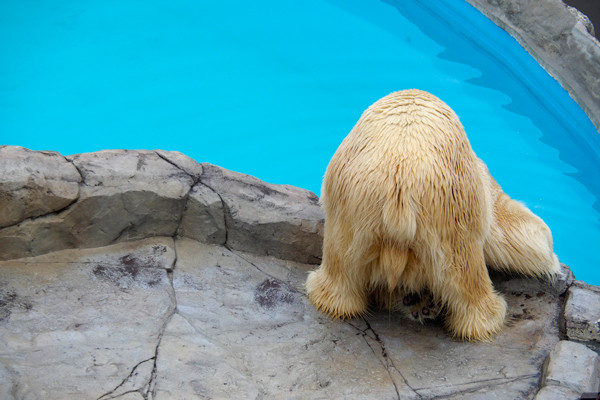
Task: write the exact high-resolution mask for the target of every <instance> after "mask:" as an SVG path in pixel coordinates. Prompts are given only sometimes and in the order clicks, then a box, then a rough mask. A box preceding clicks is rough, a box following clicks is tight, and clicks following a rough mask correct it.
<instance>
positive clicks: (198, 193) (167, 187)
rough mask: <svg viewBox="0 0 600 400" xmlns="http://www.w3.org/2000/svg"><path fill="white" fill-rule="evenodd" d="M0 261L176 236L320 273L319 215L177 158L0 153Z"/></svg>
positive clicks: (299, 198)
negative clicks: (289, 262)
mask: <svg viewBox="0 0 600 400" xmlns="http://www.w3.org/2000/svg"><path fill="white" fill-rule="evenodd" d="M0 206H1V208H0V210H2V211H1V212H2V213H1V214H0V259H1V260H8V259H14V258H21V257H29V256H36V255H41V254H45V253H48V252H52V251H57V250H63V249H69V248H89V247H100V246H106V245H110V244H113V243H117V242H121V241H127V240H138V239H143V238H147V237H153V236H183V237H189V238H191V239H194V240H198V241H202V242H206V243H212V244H222V245H225V246H227V247H231V248H232V249H236V250H243V251H250V252H255V253H258V254H264V255H275V256H277V257H279V258H283V259H291V260H296V261H299V262H305V263H313V264H317V263H319V261H320V259H321V248H320V247H321V245H320V241H321V237H322V231H323V217H324V215H323V212H322V210H321V208H320V207H319V204H318V198H317V196H315V195H314V194H313V193H311V192H309V191H307V190H304V189H300V188H295V187H292V186H287V185H272V184H268V183H264V182H261V181H259V180H258V179H256V178H254V177H251V176H249V175H244V174H240V173H237V172H233V171H228V170H226V169H224V168H220V167H217V166H214V165H210V164H198V163H196V162H195V161H194V160H192V159H191V158H189V157H187V156H185V155H183V154H181V153H177V152H166V151H162V150H159V151H128V150H110V151H108V150H107V151H99V152H96V153H87V154H78V155H74V156H70V157H66V158H65V157H62V156H61V155H60V154H58V153H49V152H32V151H30V150H27V149H24V148H22V147H16V146H0Z"/></svg>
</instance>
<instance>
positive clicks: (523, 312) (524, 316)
mask: <svg viewBox="0 0 600 400" xmlns="http://www.w3.org/2000/svg"><path fill="white" fill-rule="evenodd" d="M512 317H513V318H514V319H519V320H534V319H536V317H535V315H534V314H531V313H530V312H529V310H528V309H526V308H523V309H522V310H521V314H512Z"/></svg>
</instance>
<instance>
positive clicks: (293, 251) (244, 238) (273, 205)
mask: <svg viewBox="0 0 600 400" xmlns="http://www.w3.org/2000/svg"><path fill="white" fill-rule="evenodd" d="M201 182H202V183H203V184H205V185H206V186H208V187H209V188H211V189H212V190H214V191H215V192H216V193H217V194H218V195H219V196H220V198H221V199H222V201H223V204H224V206H225V223H226V226H227V243H226V244H227V246H229V247H231V248H233V249H237V250H243V251H248V252H252V253H258V254H263V255H272V256H275V257H278V258H283V259H287V260H294V261H298V262H303V263H311V264H318V263H319V262H320V259H321V245H322V240H323V223H324V213H323V211H322V210H321V207H320V206H319V199H318V198H317V196H315V195H314V194H313V193H312V192H310V191H308V190H304V189H300V188H296V187H293V186H288V185H272V184H268V183H265V182H262V181H260V180H258V179H256V178H254V177H252V176H249V175H245V174H240V173H238V172H233V171H229V170H226V169H223V168H220V167H217V166H214V165H211V164H203V172H202V177H201Z"/></svg>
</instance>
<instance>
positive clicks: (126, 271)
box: [92, 254, 162, 287]
mask: <svg viewBox="0 0 600 400" xmlns="http://www.w3.org/2000/svg"><path fill="white" fill-rule="evenodd" d="M119 261H120V265H117V266H106V265H102V264H98V265H96V267H95V268H94V269H93V271H92V272H93V274H94V275H95V276H96V277H98V278H100V279H103V280H106V281H109V282H113V283H115V284H116V285H118V286H119V287H129V286H131V284H133V283H138V284H142V285H145V286H150V287H154V286H158V285H159V284H160V282H161V281H162V270H160V269H155V268H151V267H152V266H151V265H145V264H144V262H143V260H140V259H139V258H137V257H135V256H133V255H131V254H127V255H125V256H123V257H121V258H120V259H119Z"/></svg>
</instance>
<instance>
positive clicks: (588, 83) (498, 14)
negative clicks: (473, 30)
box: [467, 0, 600, 132]
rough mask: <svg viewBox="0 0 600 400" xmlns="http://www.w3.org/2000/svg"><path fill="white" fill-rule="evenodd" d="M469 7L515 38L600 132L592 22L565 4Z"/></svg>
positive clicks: (482, 0)
mask: <svg viewBox="0 0 600 400" xmlns="http://www.w3.org/2000/svg"><path fill="white" fill-rule="evenodd" d="M467 1H468V2H469V3H470V4H471V5H473V6H474V7H476V8H477V9H478V10H479V11H481V12H482V13H483V14H484V15H486V16H487V17H488V18H489V19H491V20H492V21H493V22H494V23H495V24H496V25H498V26H499V27H501V28H502V29H504V30H505V31H507V32H508V33H509V34H510V35H511V36H513V37H514V38H515V39H516V40H517V41H518V42H519V43H520V44H521V46H523V47H524V48H525V49H526V50H527V51H528V52H529V53H530V54H531V55H532V56H533V57H534V58H535V59H536V60H537V61H538V63H539V64H540V65H541V66H542V67H544V69H545V70H546V71H547V72H548V73H549V74H550V75H551V76H552V77H554V79H556V80H557V81H558V82H559V83H560V84H561V85H562V87H563V88H564V89H565V90H567V92H569V94H570V95H571V97H572V98H573V99H574V100H575V101H576V102H577V103H578V104H579V106H580V107H581V108H582V109H583V110H584V111H585V113H586V114H587V115H588V117H589V118H590V120H591V121H592V123H593V124H594V126H595V127H596V130H598V131H599V132H600V43H599V42H598V40H597V39H596V38H595V37H594V36H593V35H592V34H590V32H588V30H587V28H586V23H589V20H587V17H584V16H583V14H581V13H580V12H579V11H578V10H576V9H574V8H571V7H569V6H567V5H566V4H564V3H563V2H562V1H561V0H550V1H544V2H535V1H523V0H507V1H501V2H498V1H492V0H467ZM586 20H587V21H586ZM596 29H600V27H596Z"/></svg>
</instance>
